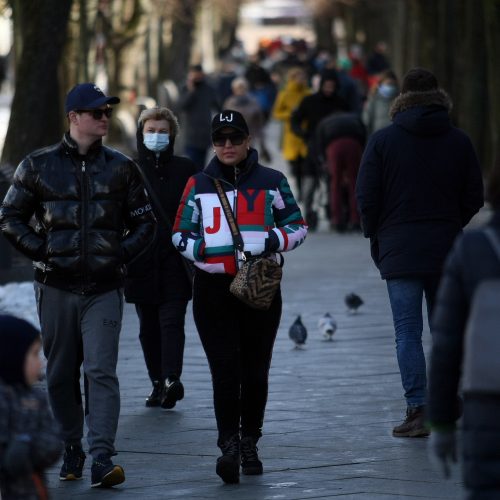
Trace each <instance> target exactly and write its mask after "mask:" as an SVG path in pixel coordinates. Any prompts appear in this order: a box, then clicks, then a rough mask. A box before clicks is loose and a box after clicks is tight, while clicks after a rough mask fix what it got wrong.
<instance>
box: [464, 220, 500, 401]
mask: <svg viewBox="0 0 500 500" xmlns="http://www.w3.org/2000/svg"><path fill="white" fill-rule="evenodd" d="M483 234H484V235H485V236H486V238H487V239H488V241H489V243H490V244H491V246H492V248H493V250H494V251H495V253H496V255H497V257H498V259H499V263H500V238H499V237H498V236H497V234H496V232H495V231H494V230H493V229H492V228H490V227H488V228H485V229H484V230H483ZM462 388H463V391H464V393H467V392H469V393H470V392H473V393H487V394H492V393H494V394H500V278H492V279H487V280H483V281H481V282H480V283H479V284H478V286H477V288H476V289H475V291H474V294H473V296H472V302H471V307H470V311H469V317H468V320H467V325H466V330H465V338H464V362H463V377H462Z"/></svg>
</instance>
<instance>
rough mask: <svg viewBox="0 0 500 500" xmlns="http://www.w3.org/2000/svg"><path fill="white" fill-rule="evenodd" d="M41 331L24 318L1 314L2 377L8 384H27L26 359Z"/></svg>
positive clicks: (0, 354) (0, 371)
mask: <svg viewBox="0 0 500 500" xmlns="http://www.w3.org/2000/svg"><path fill="white" fill-rule="evenodd" d="M39 339H40V332H39V331H38V330H37V329H36V328H35V327H34V326H33V325H32V324H31V323H28V322H27V321H25V320H24V319H20V318H16V317H15V316H8V315H0V379H2V380H3V382H5V383H6V384H9V385H15V384H26V380H25V378H24V361H25V358H26V354H27V353H28V350H29V348H30V347H31V345H32V344H33V342H35V340H39Z"/></svg>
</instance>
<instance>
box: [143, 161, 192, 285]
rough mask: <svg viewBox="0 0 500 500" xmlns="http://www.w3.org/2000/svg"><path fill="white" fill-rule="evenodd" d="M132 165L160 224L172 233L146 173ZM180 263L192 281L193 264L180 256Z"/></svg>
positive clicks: (165, 214)
mask: <svg viewBox="0 0 500 500" xmlns="http://www.w3.org/2000/svg"><path fill="white" fill-rule="evenodd" d="M134 163H135V165H136V167H137V170H138V171H139V173H140V174H141V177H142V181H143V183H144V187H145V188H146V191H147V192H148V195H149V197H150V198H151V200H152V201H153V203H154V206H155V208H156V209H157V210H158V214H157V215H159V216H160V217H161V219H162V222H163V223H164V224H165V226H166V228H167V229H168V231H169V232H170V233H172V224H171V223H170V220H169V218H168V215H167V212H165V209H164V208H163V206H162V204H161V202H160V199H159V198H158V196H157V195H156V192H155V190H154V189H153V186H152V185H151V182H149V179H148V177H147V175H146V173H145V172H144V170H143V169H142V167H141V165H140V164H139V162H134ZM153 213H154V210H153ZM181 261H182V265H183V267H184V271H185V272H186V275H187V277H188V279H189V281H193V264H192V263H191V261H188V260H187V259H186V258H185V257H184V256H182V255H181Z"/></svg>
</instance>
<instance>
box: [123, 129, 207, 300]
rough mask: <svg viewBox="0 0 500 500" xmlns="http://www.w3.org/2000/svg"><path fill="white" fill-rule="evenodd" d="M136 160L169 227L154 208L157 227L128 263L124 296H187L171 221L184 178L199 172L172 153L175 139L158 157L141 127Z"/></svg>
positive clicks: (189, 290)
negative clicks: (143, 248)
mask: <svg viewBox="0 0 500 500" xmlns="http://www.w3.org/2000/svg"><path fill="white" fill-rule="evenodd" d="M137 149H138V151H139V159H138V162H139V164H140V166H141V168H142V171H143V172H144V174H145V175H146V176H147V178H148V180H149V184H150V185H151V186H152V187H153V189H155V194H156V197H155V198H156V199H159V200H161V203H162V207H163V210H164V212H165V213H166V215H167V217H168V219H169V224H170V227H167V226H166V225H165V224H164V223H163V217H162V215H161V213H160V211H159V210H158V209H157V208H156V209H155V202H154V200H153V197H151V202H152V204H153V211H154V212H155V214H156V219H157V228H156V232H155V236H154V240H153V243H152V245H151V246H150V247H149V249H148V250H147V251H146V252H144V253H143V254H141V256H140V257H139V258H138V259H136V260H135V261H134V262H132V263H131V264H130V265H129V266H127V278H126V280H125V299H126V301H127V302H133V303H142V304H159V303H161V302H164V301H165V300H167V299H169V300H170V299H173V298H178V299H190V298H191V289H192V285H191V281H190V280H189V279H188V276H187V273H186V269H185V267H184V264H183V262H182V257H181V255H180V254H179V252H178V251H177V250H176V249H175V248H174V246H173V244H172V225H173V223H174V221H175V215H176V213H177V209H178V208H179V202H180V199H181V196H182V193H183V191H184V187H185V185H186V182H187V180H188V179H189V178H190V177H191V176H192V175H194V174H196V173H197V172H198V170H197V168H196V166H195V164H194V163H193V162H192V161H191V160H189V159H188V158H183V157H181V156H174V154H173V152H174V140H173V139H171V142H170V144H169V146H168V148H167V149H166V150H165V151H164V152H162V153H161V154H160V156H159V158H157V157H156V154H155V153H153V152H151V151H149V150H148V149H147V148H146V147H145V146H144V144H143V134H142V130H138V131H137Z"/></svg>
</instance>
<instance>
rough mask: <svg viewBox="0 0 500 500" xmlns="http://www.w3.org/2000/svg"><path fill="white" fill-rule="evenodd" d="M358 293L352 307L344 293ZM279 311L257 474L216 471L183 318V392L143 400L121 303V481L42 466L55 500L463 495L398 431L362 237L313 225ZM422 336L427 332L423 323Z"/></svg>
mask: <svg viewBox="0 0 500 500" xmlns="http://www.w3.org/2000/svg"><path fill="white" fill-rule="evenodd" d="M351 291H354V292H357V293H359V294H360V295H361V296H362V297H363V299H364V300H365V305H364V306H362V308H361V309H360V311H359V313H358V314H356V315H350V314H348V313H347V311H346V308H345V306H344V303H343V297H344V295H345V294H346V293H349V292H351ZM283 296H284V309H283V316H282V323H281V327H280V330H279V334H278V338H277V341H276V346H275V351H274V357H273V363H272V368H271V376H270V393H269V403H268V407H267V414H266V421H265V425H264V436H263V438H262V439H261V441H260V444H259V448H260V453H261V456H262V460H263V462H264V467H265V473H264V475H263V476H260V477H258V476H257V477H255V476H254V477H246V476H242V478H241V482H240V484H239V485H224V484H223V483H222V481H221V480H220V479H219V478H218V476H216V475H215V460H216V457H217V456H218V451H219V450H218V449H217V448H216V445H215V442H216V431H215V421H214V416H213V410H212V395H211V394H212V393H211V383H210V375H209V370H208V365H207V362H206V360H205V356H204V353H203V351H202V348H201V345H200V341H199V339H198V336H197V333H196V330H195V327H194V324H193V320H192V316H191V314H189V318H188V321H187V342H186V353H185V367H184V375H183V381H184V384H185V387H186V397H185V399H184V400H183V401H181V402H180V403H179V404H178V405H177V407H176V408H175V409H174V410H161V409H157V408H146V407H144V398H145V395H146V394H147V392H148V390H149V382H148V379H147V376H146V370H145V367H144V362H143V359H142V352H141V349H140V345H139V341H138V339H137V328H138V323H137V319H136V316H135V312H134V309H133V308H132V307H131V306H128V307H127V309H126V311H125V321H124V328H123V334H122V340H121V350H120V359H119V376H120V380H121V394H122V412H121V418H120V425H119V431H118V439H117V449H118V451H119V454H118V456H117V457H116V462H117V463H120V464H122V465H123V467H124V468H125V472H126V476H127V480H126V482H125V483H124V484H123V485H121V486H119V487H117V488H115V489H114V490H113V491H99V492H98V491H95V490H91V489H90V467H89V466H90V463H89V462H90V461H88V463H87V464H86V465H87V467H86V469H85V475H84V480H83V481H81V482H78V483H60V482H59V480H58V478H57V473H58V467H55V468H53V469H52V470H51V471H50V487H51V490H52V494H53V498H54V499H61V500H62V499H64V500H66V499H68V498H70V497H75V498H79V499H80V498H82V499H83V498H97V497H99V498H123V499H124V498H154V499H181V498H182V499H205V498H206V499H211V498H214V499H215V498H217V499H218V500H222V499H231V500H233V499H241V500H257V499H262V500H264V499H269V500H270V499H286V500H292V499H313V498H314V499H327V498H337V497H339V498H342V499H367V500H379V499H396V498H397V499H405V498H408V499H410V498H425V499H433V498H450V499H451V498H453V499H457V498H459V497H460V495H461V491H462V489H461V486H460V484H459V479H458V474H457V472H456V471H455V475H454V476H453V479H452V480H451V481H448V482H443V481H442V480H441V479H440V477H439V476H438V474H437V473H436V472H434V470H433V469H432V468H431V466H430V464H429V462H428V459H427V454H426V453H427V452H426V445H427V439H396V438H393V437H392V436H391V429H392V427H393V426H394V425H395V424H396V423H398V422H399V421H400V420H401V417H402V415H403V412H404V402H403V399H402V390H401V386H400V379H399V373H398V369H397V365H396V357H395V349H394V340H393V333H392V324H391V316H390V310H389V305H388V300H387V297H386V290H385V286H384V282H383V281H381V280H380V279H379V277H378V274H377V272H376V270H375V268H374V267H373V265H372V263H371V261H370V259H369V256H368V244H367V241H366V240H364V239H363V238H362V237H361V236H360V235H357V234H355V235H342V236H339V235H335V234H330V233H321V232H320V233H316V234H311V235H310V236H309V237H308V239H307V241H306V243H305V244H304V245H303V246H302V247H301V248H299V249H297V250H296V251H294V252H292V253H290V254H289V255H287V259H286V263H285V277H284V282H283ZM326 311H329V312H331V313H332V314H333V315H334V316H335V317H336V319H337V321H338V324H339V328H338V331H337V333H336V334H335V336H334V340H333V341H332V342H327V341H323V340H322V338H321V336H320V334H319V332H318V331H317V327H316V323H317V320H318V318H319V317H320V316H321V315H322V314H324V313H325V312H326ZM297 314H302V317H303V320H304V324H305V325H306V327H307V328H308V330H309V338H308V340H307V343H306V346H305V348H304V349H302V350H297V349H294V348H293V345H292V343H291V341H290V340H289V339H288V335H287V331H288V327H289V326H290V324H291V323H292V322H293V320H294V319H295V317H296V315H297ZM425 338H426V341H427V343H428V342H429V333H428V331H427V330H426V332H425Z"/></svg>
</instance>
